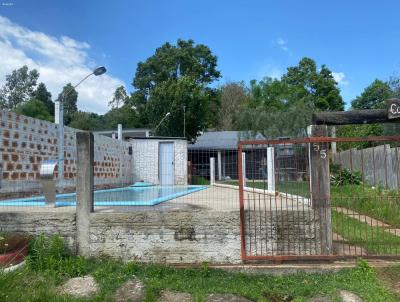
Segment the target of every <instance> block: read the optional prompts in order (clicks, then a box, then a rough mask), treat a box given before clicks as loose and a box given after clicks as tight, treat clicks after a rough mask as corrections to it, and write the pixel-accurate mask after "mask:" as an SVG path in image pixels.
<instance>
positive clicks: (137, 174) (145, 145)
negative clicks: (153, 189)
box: [130, 139, 187, 185]
mask: <svg viewBox="0 0 400 302" xmlns="http://www.w3.org/2000/svg"><path fill="white" fill-rule="evenodd" d="M160 142H172V143H173V144H174V174H175V184H176V185H186V184H187V141H186V140H181V139H176V140H170V139H132V140H130V143H131V144H132V149H133V154H132V157H133V162H132V172H133V173H132V174H133V181H141V180H143V181H145V182H151V183H154V184H159V183H160V180H159V174H158V170H159V167H158V148H159V144H160Z"/></svg>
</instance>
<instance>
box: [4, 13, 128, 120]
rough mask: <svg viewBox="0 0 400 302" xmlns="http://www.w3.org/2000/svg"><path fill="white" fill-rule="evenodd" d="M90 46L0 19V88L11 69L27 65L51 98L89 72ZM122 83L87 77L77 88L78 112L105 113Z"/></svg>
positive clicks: (91, 67)
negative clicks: (37, 76) (88, 51)
mask: <svg viewBox="0 0 400 302" xmlns="http://www.w3.org/2000/svg"><path fill="white" fill-rule="evenodd" d="M89 48H90V45H89V44H88V43H86V42H81V41H76V40H74V39H72V38H70V37H67V36H61V37H60V38H57V37H52V36H49V35H46V34H44V33H42V32H37V31H31V30H29V29H27V28H24V27H22V26H20V25H18V24H15V23H13V22H11V21H10V20H9V19H7V18H4V17H2V16H0V54H1V61H2V62H1V64H0V85H3V84H4V81H5V76H6V75H7V74H9V73H11V72H12V70H14V69H17V68H20V67H22V66H23V65H27V66H28V67H29V69H33V68H36V69H37V70H38V71H39V73H40V78H39V81H40V82H43V83H45V84H46V86H47V88H48V89H49V91H50V92H51V94H52V97H53V99H55V98H57V96H58V94H59V93H60V91H61V90H62V87H63V86H64V85H65V84H67V83H72V84H75V83H77V82H78V81H79V80H81V79H82V78H84V77H85V76H86V75H88V74H89V73H91V72H92V69H93V66H95V65H96V64H95V63H94V62H93V59H91V58H90V57H89V55H88V53H87V50H88V49H89ZM120 85H124V82H123V81H122V80H120V79H118V78H116V77H112V76H110V75H107V74H105V75H102V76H99V77H94V76H92V77H90V78H89V79H88V80H86V81H85V82H84V83H83V84H82V85H80V86H79V87H78V88H77V91H78V93H79V97H78V107H79V109H81V110H85V111H92V112H96V113H104V112H105V111H107V104H108V102H109V101H110V99H111V98H112V94H113V93H114V90H115V88H116V87H118V86H120Z"/></svg>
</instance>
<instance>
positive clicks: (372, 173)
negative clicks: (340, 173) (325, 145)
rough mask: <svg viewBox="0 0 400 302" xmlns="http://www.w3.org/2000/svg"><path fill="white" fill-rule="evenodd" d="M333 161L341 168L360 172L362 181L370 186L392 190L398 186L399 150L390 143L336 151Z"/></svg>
mask: <svg viewBox="0 0 400 302" xmlns="http://www.w3.org/2000/svg"><path fill="white" fill-rule="evenodd" d="M332 159H333V162H334V163H336V164H339V165H340V166H341V167H342V168H347V169H349V170H353V171H359V172H362V176H363V181H364V182H365V183H367V184H369V185H371V186H383V187H388V188H390V189H393V190H397V189H399V187H400V174H399V173H400V171H399V168H400V166H399V165H400V150H399V148H390V145H380V146H376V147H371V148H366V149H362V150H357V149H355V148H353V149H349V150H346V151H342V152H338V153H336V154H333V156H332Z"/></svg>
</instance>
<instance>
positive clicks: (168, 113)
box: [153, 112, 171, 134]
mask: <svg viewBox="0 0 400 302" xmlns="http://www.w3.org/2000/svg"><path fill="white" fill-rule="evenodd" d="M170 114H171V112H167V113H166V114H165V115H164V117H163V118H162V119H161V121H160V122H159V123H158V125H157V126H156V127H155V128H154V131H153V133H154V134H155V133H156V130H157V129H158V127H160V125H161V124H162V122H163V121H164V120H165V119H166V118H167V117H168V116H169V115H170Z"/></svg>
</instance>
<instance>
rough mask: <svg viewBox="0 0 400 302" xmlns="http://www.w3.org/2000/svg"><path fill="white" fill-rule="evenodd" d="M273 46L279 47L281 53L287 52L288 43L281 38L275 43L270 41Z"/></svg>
mask: <svg viewBox="0 0 400 302" xmlns="http://www.w3.org/2000/svg"><path fill="white" fill-rule="evenodd" d="M272 43H273V44H276V45H278V46H279V48H280V49H282V50H283V51H286V52H289V47H288V42H287V41H286V40H284V39H282V38H278V39H277V40H276V41H272Z"/></svg>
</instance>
